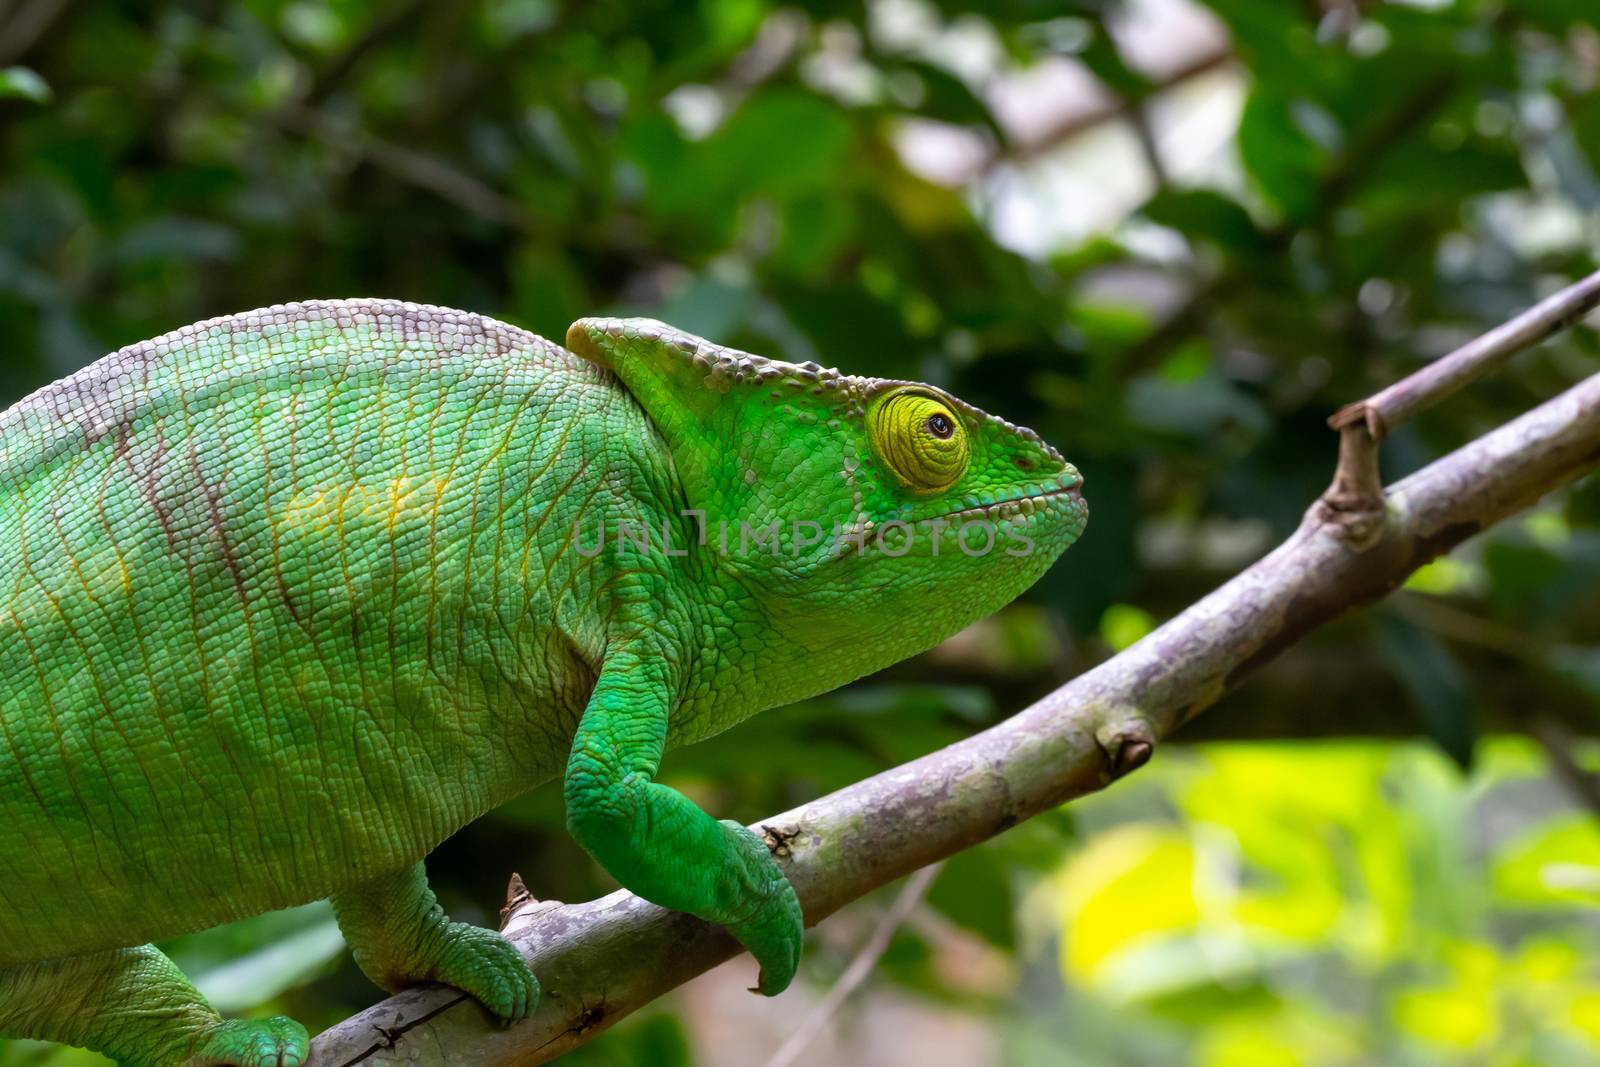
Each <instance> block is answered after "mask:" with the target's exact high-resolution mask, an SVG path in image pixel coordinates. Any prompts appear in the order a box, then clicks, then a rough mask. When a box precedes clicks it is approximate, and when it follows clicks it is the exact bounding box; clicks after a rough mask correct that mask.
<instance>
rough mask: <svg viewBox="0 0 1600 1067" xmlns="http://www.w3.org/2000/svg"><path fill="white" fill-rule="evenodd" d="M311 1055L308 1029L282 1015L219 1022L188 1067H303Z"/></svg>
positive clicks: (186, 1066)
mask: <svg viewBox="0 0 1600 1067" xmlns="http://www.w3.org/2000/svg"><path fill="white" fill-rule="evenodd" d="M310 1054H311V1039H310V1037H308V1036H307V1034H306V1028H305V1027H303V1026H301V1025H300V1024H299V1023H297V1022H295V1021H294V1020H293V1019H287V1018H284V1017H283V1016H281V1015H279V1016H276V1017H274V1018H271V1019H233V1020H230V1021H228V1022H223V1023H218V1024H217V1025H216V1027H215V1028H213V1029H212V1030H211V1031H210V1032H209V1033H207V1034H205V1035H204V1036H203V1037H202V1038H201V1039H200V1041H199V1042H198V1049H197V1051H196V1052H195V1054H194V1055H193V1056H191V1057H190V1058H189V1059H188V1060H186V1061H185V1062H184V1067H300V1065H301V1064H303V1063H305V1062H306V1057H307V1056H309V1055H310Z"/></svg>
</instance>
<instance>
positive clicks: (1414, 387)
mask: <svg viewBox="0 0 1600 1067" xmlns="http://www.w3.org/2000/svg"><path fill="white" fill-rule="evenodd" d="M1596 305H1600V271H1596V272H1595V273H1593V274H1591V275H1589V276H1588V277H1587V278H1585V279H1583V280H1582V281H1580V282H1578V283H1577V284H1575V285H1569V286H1567V287H1566V288H1565V289H1563V290H1561V291H1560V292H1559V293H1556V294H1555V295H1554V296H1552V297H1549V298H1548V299H1545V300H1541V301H1540V302H1539V303H1537V304H1535V305H1534V306H1533V307H1531V308H1529V309H1528V310H1527V311H1524V312H1523V313H1522V314H1520V315H1518V316H1517V317H1516V318H1514V319H1512V320H1511V321H1510V322H1508V323H1505V324H1504V325H1502V326H1499V327H1496V328H1495V329H1493V330H1490V331H1489V332H1488V333H1486V334H1484V335H1483V336H1482V337H1479V338H1477V339H1476V340H1473V341H1469V342H1468V343H1466V344H1464V345H1462V346H1461V347H1460V348H1458V349H1456V350H1455V351H1454V352H1451V353H1450V354H1449V355H1447V356H1441V357H1440V358H1438V359H1436V360H1434V361H1433V362H1432V363H1429V364H1428V365H1427V366H1426V367H1424V368H1422V369H1421V370H1419V371H1418V372H1417V373H1415V374H1413V375H1411V376H1410V377H1409V378H1406V379H1405V380H1403V381H1399V382H1396V383H1395V384H1393V385H1391V386H1389V388H1387V389H1385V390H1383V391H1382V392H1380V393H1378V394H1376V395H1374V396H1371V397H1368V398H1367V399H1366V400H1362V401H1358V402H1357V403H1354V404H1347V405H1345V406H1344V407H1342V408H1340V409H1339V410H1338V411H1336V412H1334V414H1333V417H1332V418H1330V419H1329V420H1328V425H1329V426H1332V427H1333V428H1334V429H1336V430H1342V429H1344V428H1345V427H1347V426H1354V425H1357V424H1365V426H1366V428H1367V432H1368V433H1369V434H1371V435H1372V439H1373V440H1374V441H1381V440H1383V438H1384V437H1386V436H1388V434H1389V432H1390V431H1391V430H1393V429H1394V428H1395V427H1397V426H1399V425H1400V424H1401V423H1403V422H1406V421H1408V420H1410V419H1412V418H1414V417H1415V416H1416V415H1417V414H1418V413H1419V412H1421V411H1424V410H1426V409H1428V408H1430V407H1432V406H1433V405H1435V404H1437V403H1438V402H1439V401H1441V400H1443V399H1444V398H1445V397H1447V396H1449V395H1450V394H1451V393H1454V392H1455V391H1456V390H1457V389H1460V388H1461V387H1462V386H1464V385H1466V384H1467V383H1469V382H1472V381H1475V380H1477V379H1478V378H1481V377H1483V376H1484V375H1486V374H1489V373H1491V372H1492V371H1495V370H1498V369H1499V368H1500V367H1502V366H1504V365H1505V363H1506V361H1507V360H1509V359H1510V358H1511V357H1512V356H1514V355H1516V354H1517V353H1519V352H1523V351H1526V350H1527V349H1529V348H1532V347H1533V346H1534V345H1536V344H1538V343H1539V342H1540V341H1543V340H1545V339H1546V338H1548V337H1552V336H1554V335H1555V334H1557V333H1560V332H1561V331H1562V330H1564V329H1566V328H1567V327H1568V326H1571V325H1572V324H1573V323H1575V322H1577V321H1578V320H1579V319H1581V318H1583V317H1584V316H1585V315H1587V314H1588V313H1589V312H1590V311H1592V310H1594V308H1595V306H1596Z"/></svg>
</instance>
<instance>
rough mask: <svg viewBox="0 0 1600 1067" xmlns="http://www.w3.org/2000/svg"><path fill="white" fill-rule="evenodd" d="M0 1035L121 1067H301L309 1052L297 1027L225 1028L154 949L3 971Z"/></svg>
mask: <svg viewBox="0 0 1600 1067" xmlns="http://www.w3.org/2000/svg"><path fill="white" fill-rule="evenodd" d="M0 1034H5V1035H9V1036H13V1037H28V1038H34V1039H36V1040H41V1041H55V1042H59V1043H61V1044H64V1045H78V1046H80V1047H83V1048H87V1049H92V1050H94V1051H95V1052H100V1053H103V1054H105V1055H107V1056H110V1057H111V1058H113V1059H115V1060H116V1061H117V1062H118V1063H120V1064H122V1065H123V1067H300V1065H301V1064H302V1063H304V1062H305V1060H306V1056H307V1055H308V1054H309V1051H310V1041H309V1039H308V1038H307V1036H306V1031H305V1027H303V1026H301V1025H300V1024H299V1023H297V1022H295V1021H294V1020H293V1019H286V1018H283V1017H282V1016H279V1017H277V1018H273V1019H249V1020H245V1019H239V1020H224V1019H223V1018H222V1017H221V1016H220V1015H218V1014H217V1013H216V1011H214V1010H213V1009H212V1007H211V1006H210V1005H209V1004H207V1003H206V1002H205V998H203V997H202V996H201V995H200V993H199V992H198V991H197V990H196V989H195V988H194V986H192V985H190V984H189V980H188V979H187V978H185V977H184V976H183V972H181V971H179V970H178V968H177V967H176V966H175V965H174V964H173V962H172V961H171V960H169V959H167V957H165V956H163V955H162V954H161V953H160V952H159V951H158V950H157V949H156V947H155V946H154V945H141V946H139V947H137V948H123V949H116V950H114V951H110V952H96V953H92V954H90V955H86V956H73V957H70V958H67V959H56V960H43V961H40V962H38V963H24V964H18V965H16V966H11V967H0Z"/></svg>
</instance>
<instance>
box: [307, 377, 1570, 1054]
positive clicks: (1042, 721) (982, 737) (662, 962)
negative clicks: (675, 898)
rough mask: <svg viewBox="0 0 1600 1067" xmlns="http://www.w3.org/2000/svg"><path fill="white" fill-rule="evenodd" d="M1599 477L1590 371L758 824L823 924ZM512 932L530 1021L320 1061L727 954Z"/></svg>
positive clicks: (552, 1047)
mask: <svg viewBox="0 0 1600 1067" xmlns="http://www.w3.org/2000/svg"><path fill="white" fill-rule="evenodd" d="M1597 466H1600V375H1597V376H1595V377H1592V378H1589V379H1587V380H1585V381H1583V382H1580V383H1579V384H1577V385H1575V386H1573V387H1572V388H1571V389H1569V390H1568V391H1567V392H1565V393H1563V394H1562V395H1560V396H1558V397H1556V398H1555V399H1553V400H1550V401H1548V402H1546V403H1545V404H1543V405H1541V406H1539V407H1538V408H1536V409H1534V410H1533V411H1531V412H1529V413H1527V414H1526V415H1523V416H1522V417H1521V418H1518V419H1516V420H1514V421H1512V422H1510V423H1508V424H1507V425H1505V426H1503V427H1501V428H1500V429H1498V430H1496V431H1494V432H1492V433H1490V434H1488V435H1486V436H1484V437H1482V438H1479V439H1478V440H1476V441H1473V442H1472V443H1470V444H1468V445H1466V446H1464V447H1462V448H1461V449H1459V450H1457V451H1456V452H1454V453H1451V454H1450V455H1448V456H1446V457H1444V458H1443V459H1440V460H1438V461H1437V462H1435V463H1433V464H1432V465H1431V466H1428V467H1426V468H1425V469H1423V470H1421V471H1419V472H1417V473H1416V474H1413V475H1411V476H1410V477H1408V478H1406V479H1404V480H1403V481H1401V482H1399V483H1398V484H1396V485H1394V486H1392V487H1390V488H1389V489H1388V490H1387V491H1386V492H1385V494H1384V497H1383V509H1382V515H1381V521H1379V522H1378V523H1377V524H1376V529H1375V532H1374V533H1373V535H1372V536H1371V537H1370V538H1367V539H1363V542H1362V543H1361V544H1359V545H1358V544H1354V543H1352V540H1351V539H1350V537H1349V536H1348V532H1347V531H1345V530H1344V529H1343V528H1342V527H1341V525H1340V524H1339V523H1338V522H1337V521H1330V519H1329V517H1328V516H1329V515H1330V514H1331V513H1330V511H1329V510H1328V509H1327V508H1325V507H1323V506H1322V505H1321V502H1320V501H1319V502H1318V503H1317V504H1314V505H1313V506H1312V507H1311V508H1310V509H1309V510H1308V511H1307V513H1306V517H1305V520H1304V521H1303V523H1302V524H1301V526H1300V528H1299V529H1298V530H1297V531H1296V532H1295V533H1294V535H1293V536H1291V537H1290V538H1289V539H1288V540H1287V541H1285V542H1284V543H1283V544H1282V545H1280V546H1279V547H1278V548H1277V549H1275V550H1274V551H1273V552H1271V553H1270V554H1269V555H1267V556H1266V557H1265V558H1263V559H1262V560H1260V561H1259V562H1257V563H1256V564H1254V565H1253V566H1251V567H1249V568H1248V569H1246V570H1245V571H1244V572H1243V573H1241V574H1239V575H1238V576H1237V577H1235V578H1234V579H1233V580H1231V581H1229V582H1228V583H1227V584H1225V585H1223V586H1222V587H1221V588H1219V589H1217V590H1216V591H1215V592H1213V593H1211V594H1210V595H1208V596H1206V597H1205V598H1203V599H1202V600H1200V601H1199V602H1198V603H1196V604H1195V605H1193V606H1192V607H1190V608H1189V609H1188V610H1186V611H1184V612H1183V613H1182V614H1180V615H1178V616H1177V617H1175V618H1174V619H1172V620H1171V621H1170V622H1168V623H1167V624H1166V625H1164V626H1162V627H1161V628H1160V629H1158V630H1156V631H1155V632H1154V633H1152V634H1151V635H1149V636H1148V637H1146V638H1145V639H1144V640H1143V641H1140V642H1139V643H1138V644H1136V645H1134V646H1133V647H1131V648H1129V649H1128V650H1127V651H1125V652H1123V653H1122V654H1121V655H1118V656H1116V657H1114V658H1113V659H1110V660H1107V661H1106V662H1105V663H1102V664H1101V665H1099V666H1098V667H1096V668H1094V669H1093V670H1091V671H1089V672H1087V673H1085V674H1083V675H1080V676H1079V677H1077V678H1075V679H1073V680H1072V681H1071V682H1069V683H1067V684H1066V685H1064V686H1062V687H1061V688H1060V689H1058V690H1056V691H1055V692H1053V693H1051V694H1050V695H1049V696H1047V697H1045V698H1044V699H1043V700H1041V701H1039V702H1038V703H1036V704H1034V705H1032V706H1031V707H1028V708H1025V709H1024V710H1022V711H1021V712H1019V713H1018V714H1016V715H1015V716H1013V717H1012V718H1010V719H1008V720H1006V721H1005V722H1003V723H1001V724H999V725H998V726H995V727H993V728H992V729H989V730H986V731H984V732H983V733H981V734H978V735H976V736H974V737H971V738H968V739H966V740H964V741H962V742H959V743H958V744H955V745H951V746H950V747H948V748H945V749H941V750H940V751H937V752H933V753H930V754H929V755H927V756H924V757H922V758H921V759H918V760H914V761H912V762H910V763H907V764H905V765H903V766H900V767H896V768H894V769H892V770H889V771H885V772H884V773H882V774H879V775H876V776H874V777H872V778H868V779H866V780H865V781H862V782H857V783H856V784H854V785H851V786H849V787H847V788H845V789H841V790H839V791H838V792H836V793H832V794H830V795H828V796H825V797H822V798H820V799H818V800H815V801H812V802H811V803H809V804H805V805H802V806H801V807H798V808H795V809H794V810H792V811H788V812H785V813H783V814H781V815H777V816H774V817H773V818H771V819H769V820H766V821H765V822H764V823H763V824H761V826H760V827H759V829H761V830H762V831H763V832H765V833H766V835H767V839H768V841H769V843H770V844H771V845H772V846H773V848H774V851H775V852H776V853H777V854H778V856H779V857H780V859H781V860H782V861H783V863H784V866H785V869H786V870H787V871H788V872H789V877H790V878H791V880H792V881H793V882H794V885H795V888H796V890H797V891H798V893H799V895H800V899H801V901H802V902H803V904H804V906H805V910H806V918H807V921H808V922H809V923H812V924H815V923H817V922H820V921H821V920H822V919H824V918H826V917H827V916H828V915H831V914H832V913H833V912H835V911H837V910H838V909H839V908H841V907H843V906H844V905H845V904H848V903H849V902H851V901H853V900H855V899H857V898H859V897H861V896H862V895H863V894H865V893H868V892H870V891H871V890H873V889H876V888H878V887H879V886H882V885H885V884H887V883H889V882H891V881H894V880H895V879H897V878H900V877H902V876H904V875H906V874H907V873H909V872H911V871H914V870H916V869H918V868H920V867H924V866H927V865H928V864H930V863H934V862H936V861H938V860H940V859H943V858H945V857H947V856H950V855H953V854H954V853H956V852H959V851H961V850H962V849H965V848H969V847H971V846H972V845H975V844H977V843H978V842H980V841H983V840H985V839H987V838H990V837H993V836H994V835H996V834H998V833H1001V832H1002V831H1004V830H1006V829H1007V828H1009V827H1011V826H1014V825H1016V824H1017V823H1018V822H1021V821H1022V820H1024V819H1028V818H1031V817H1032V816H1034V815H1037V814H1039V813H1040V812H1043V811H1045V810H1048V809H1050V808H1053V807H1055V806H1056V805H1058V804H1061V803H1063V802H1064V801H1067V800H1071V799H1072V798H1074V797H1078V796H1082V795H1083V794H1085V793H1090V792H1093V791H1095V790H1097V789H1101V788H1103V787H1104V786H1106V785H1107V784H1109V783H1110V782H1112V781H1113V780H1115V779H1116V778H1118V777H1120V776H1121V775H1123V774H1125V773H1127V772H1129V771H1131V770H1133V769H1135V768H1137V767H1138V766H1140V765H1141V764H1143V763H1144V762H1145V761H1146V760H1148V759H1149V758H1150V755H1151V753H1152V752H1153V750H1154V748H1155V745H1156V743H1157V741H1158V740H1159V739H1160V738H1163V737H1166V736H1167V735H1168V734H1170V733H1171V732H1172V731H1173V730H1175V729H1177V728H1178V727H1179V726H1181V725H1182V724H1183V723H1184V722H1186V721H1187V720H1189V719H1190V718H1192V717H1193V716H1195V715H1196V714H1198V713H1199V712H1201V711H1203V710H1205V709H1206V708H1208V707H1210V706H1211V705H1212V704H1215V703H1216V702H1217V701H1218V700H1219V699H1221V698H1222V697H1223V696H1224V695H1225V694H1227V693H1228V692H1229V691H1230V690H1231V689H1233V688H1234V687H1235V686H1237V685H1238V684H1239V683H1240V682H1241V681H1242V680H1243V679H1244V678H1245V677H1247V676H1248V675H1249V674H1250V673H1251V672H1252V671H1253V670H1254V669H1256V668H1257V667H1259V666H1261V665H1262V664H1264V663H1266V662H1268V661H1269V660H1271V659H1272V658H1273V657H1275V656H1277V655H1278V654H1279V653H1280V652H1282V651H1283V650H1284V649H1286V648H1288V647H1289V646H1291V645H1293V644H1294V643H1295V642H1296V641H1298V640H1299V639H1300V638H1302V637H1304V636H1305V635H1306V634H1307V633H1308V632H1309V631H1311V630H1312V629H1314V628H1315V627H1317V626H1320V625H1322V624H1323V623H1325V622H1327V621H1329V620H1330V619H1333V618H1335V617H1336V616H1339V615H1341V614H1343V613H1344V612H1346V611H1348V610H1350V609H1351V608H1354V607H1358V606H1360V605H1363V604H1366V603H1369V602H1371V601H1373V600H1376V599H1378V598H1380V597H1382V596H1384V595H1386V594H1387V593H1389V592H1391V591H1393V590H1394V589H1395V588H1397V587H1398V586H1399V585H1400V584H1401V583H1402V582H1403V581H1404V580H1405V578H1406V576H1407V575H1409V574H1410V573H1411V572H1412V571H1414V570H1416V569H1417V568H1418V567H1420V566H1421V565H1423V564H1424V563H1426V562H1428V561H1429V560H1431V559H1434V558H1435V557H1437V556H1439V555H1441V554H1443V553H1445V552H1447V551H1449V550H1450V549H1451V548H1453V547H1454V546H1455V545H1457V544H1459V543H1461V542H1462V541H1464V540H1466V539H1467V538H1468V537H1471V536H1472V535H1473V534H1476V533H1478V532H1479V531H1481V530H1484V529H1486V528H1487V527H1489V526H1491V525H1493V524H1494V523H1496V522H1499V521H1501V520H1502V519H1505V518H1506V517H1508V516H1510V515H1513V514H1515V513H1516V512H1518V511H1521V510H1523V509H1524V508H1527V507H1528V506H1530V505H1531V504H1533V503H1534V502H1536V501H1537V500H1539V498H1540V497H1542V496H1544V495H1545V494H1547V493H1549V492H1551V491H1552V490H1554V489H1557V488H1559V487H1561V486H1564V485H1567V484H1569V483H1570V482H1572V481H1574V480H1575V479H1577V478H1579V477H1581V476H1583V475H1584V474H1586V473H1588V472H1590V471H1592V470H1594V469H1596V467H1597ZM1066 566H1071V561H1070V558H1069V560H1068V562H1067V564H1066ZM507 932H508V934H510V935H511V937H512V938H513V940H514V941H515V942H516V943H517V944H518V946H519V947H520V948H521V949H522V950H523V952H524V954H525V955H526V956H527V958H528V959H529V960H530V961H531V962H532V964H533V966H534V969H535V970H536V972H537V973H538V974H539V977H540V979H541V981H542V982H543V983H544V991H545V992H544V1000H543V1002H542V1003H541V1004H540V1006H539V1009H538V1011H537V1013H536V1014H535V1015H534V1016H533V1017H532V1018H530V1019H529V1020H527V1021H526V1022H524V1023H521V1024H519V1025H517V1026H514V1027H510V1028H500V1027H497V1026H495V1025H494V1024H493V1023H492V1022H491V1020H490V1019H489V1018H488V1017H487V1015H486V1014H485V1013H484V1012H483V1011H482V1009H481V1008H479V1007H478V1006H477V1005H476V1004H474V1003H473V1002H471V1001H469V1000H467V999H466V998H465V997H463V996H462V995H461V994H459V993H456V992H453V991H451V990H446V989H439V988H423V989H416V990H411V991H408V992H406V993H402V994H400V995H399V996H395V997H391V998H390V999H388V1000H386V1001H384V1002H383V1003H381V1004H378V1005H376V1006H375V1007H373V1008H370V1009H368V1010H367V1011H364V1012H362V1013H360V1014H358V1015H356V1016H353V1017H351V1018H350V1019H347V1020H345V1021H344V1022H342V1023H339V1024H338V1025H336V1026H334V1027H332V1028H331V1029H329V1030H328V1031H326V1032H325V1033H323V1034H321V1035H320V1036H319V1037H318V1038H317V1039H316V1041H315V1042H314V1043H313V1051H312V1058H311V1061H310V1065H311V1067H346V1065H351V1064H358V1063H359V1064H373V1065H376V1064H413V1065H428V1067H436V1065H444V1064H450V1065H454V1067H462V1065H498V1064H513V1063H514V1064H519V1065H520V1064H537V1063H545V1062H548V1061H549V1060H550V1059H552V1058H554V1057H555V1056H557V1055H560V1054H561V1053H563V1052H566V1051H569V1050H571V1049H572V1048H574V1047H575V1046H577V1045H581V1044H583V1043H584V1042H585V1041H587V1040H589V1039H590V1038H591V1037H593V1036H594V1035H595V1034H596V1033H598V1032H599V1031H601V1030H603V1029H604V1028H605V1027H607V1026H609V1025H610V1024H612V1023H613V1022H615V1021H616V1020H618V1019H620V1018H622V1017H624V1016H626V1015H628V1014H629V1013H630V1012H633V1011H636V1010H638V1009H639V1008H641V1007H643V1006H644V1005H646V1004H648V1003H650V1002H651V1001H652V1000H654V999H656V998H657V997H659V996H661V995H662V994H664V993H666V992H667V991H669V990H671V989H673V988H675V987H676V986H678V985H680V984H682V983H683V982H685V981H687V980H688V979H690V978H692V977H694V976H695V975H697V974H700V973H702V972H704V971H706V970H709V969H710V968H711V967H714V966H716V965H717V964H719V963H721V962H722V961H724V960H726V959H729V958H730V957H732V956H733V955H734V954H735V953H736V952H737V951H738V946H737V945H736V944H735V943H734V941H733V940H732V939H731V938H729V937H728V936H727V935H726V934H725V933H723V932H722V931H721V930H720V929H718V928H716V927H713V926H710V925H708V924H706V923H702V922H700V921H698V920H696V919H693V918H691V917H689V916H687V915H682V914H677V913H673V912H668V911H666V910H664V909H662V908H658V907H655V906H654V905H652V904H648V903H646V902H645V901H643V900H641V899H639V898H638V897H635V896H633V895H632V894H629V893H627V892H617V893H613V894H611V895H610V896H607V897H603V898H601V899H600V900H595V901H590V902H587V903H582V904H561V903H556V902H551V901H545V902H531V901H530V902H525V903H523V904H521V905H520V906H518V907H515V908H513V909H512V911H511V914H510V917H509V922H508V925H507Z"/></svg>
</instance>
